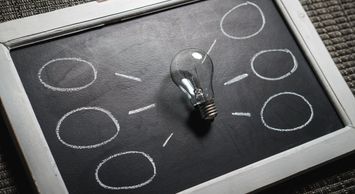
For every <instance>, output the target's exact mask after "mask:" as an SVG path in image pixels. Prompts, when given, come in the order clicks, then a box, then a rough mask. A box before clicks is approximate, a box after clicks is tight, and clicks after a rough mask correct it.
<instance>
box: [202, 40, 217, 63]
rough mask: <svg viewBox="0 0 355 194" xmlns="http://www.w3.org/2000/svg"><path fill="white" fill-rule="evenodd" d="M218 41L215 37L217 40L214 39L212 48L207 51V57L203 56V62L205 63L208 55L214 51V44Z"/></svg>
mask: <svg viewBox="0 0 355 194" xmlns="http://www.w3.org/2000/svg"><path fill="white" fill-rule="evenodd" d="M216 42H217V40H216V39H215V40H214V41H213V43H212V45H211V46H210V48H209V49H208V51H207V53H206V55H205V57H203V60H202V62H201V63H204V62H205V60H206V58H207V55H209V54H210V53H211V52H212V49H213V47H214V45H215V44H216Z"/></svg>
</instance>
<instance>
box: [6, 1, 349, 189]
mask: <svg viewBox="0 0 355 194" xmlns="http://www.w3.org/2000/svg"><path fill="white" fill-rule="evenodd" d="M275 1H276V2H277V4H278V6H279V8H280V10H281V12H282V14H283V16H284V18H285V19H286V21H287V23H288V24H289V27H290V28H291V29H292V31H293V32H294V35H295V37H296V39H297V40H298V42H299V44H300V45H301V47H302V48H303V51H304V53H305V54H306V56H307V57H308V59H309V61H310V63H311V65H312V67H313V69H314V70H315V72H316V74H317V75H318V78H319V79H320V80H321V82H322V84H323V86H324V88H325V89H326V91H327V93H328V96H329V97H330V99H331V100H332V103H333V105H334V106H335V107H336V109H337V111H338V113H339V115H340V116H341V118H342V120H343V122H344V123H345V125H346V127H344V128H343V129H339V130H337V131H335V132H333V133H331V134H328V135H325V136H323V137H320V138H318V139H315V140H313V141H310V142H307V143H305V144H302V145H300V146H297V147H295V148H292V149H289V150H287V151H284V152H282V153H279V154H277V155H274V156H271V157H269V158H266V159H264V160H261V161H258V162H256V163H253V164H250V165H248V166H246V167H243V168H241V169H238V170H235V171H232V172H230V173H227V174H225V175H222V176H220V177H217V178H215V179H212V180H210V181H207V182H205V183H202V184H200V185H197V186H195V187H192V188H190V189H187V190H185V191H182V192H181V193H246V192H250V191H254V190H256V189H258V188H261V187H263V186H266V185H268V184H271V183H274V182H276V181H279V180H281V179H284V178H286V177H288V176H290V175H293V174H296V173H298V172H301V171H304V170H306V169H308V168H311V167H313V166H316V165H318V164H321V163H323V162H326V161H328V160H330V159H333V158H336V157H338V156H341V155H343V154H345V153H348V152H351V151H353V150H355V127H354V123H355V98H354V96H353V95H352V93H351V91H350V89H349V87H348V86H347V84H346V82H345V81H344V79H343V77H342V76H341V74H340V72H339V71H338V69H337V68H336V66H335V64H334V62H333V60H332V58H331V56H330V55H329V53H328V51H327V49H326V48H325V46H324V44H323V42H322V40H321V39H320V37H319V35H318V34H317V32H316V30H315V29H314V27H313V25H312V23H311V21H310V20H309V18H308V17H307V15H306V13H305V11H304V10H303V8H302V6H301V4H300V3H299V2H298V1H291V0H275ZM189 2H191V0H190V1H189V0H135V1H132V0H111V1H104V2H102V3H98V2H91V3H86V4H83V5H78V6H75V7H70V8H65V9H62V10H58V11H54V12H50V13H45V14H40V15H36V16H31V17H28V18H24V19H19V20H14V21H10V22H6V23H2V24H0V78H1V82H0V96H1V98H0V100H1V103H2V106H3V108H4V112H5V114H6V116H7V119H8V121H9V124H10V128H11V132H12V134H13V136H14V139H15V140H16V142H17V143H18V148H19V150H20V151H21V152H22V154H23V157H24V160H25V161H26V164H27V167H28V169H29V171H30V174H31V176H32V179H33V180H34V183H35V185H36V188H37V189H38V191H39V192H40V193H53V194H55V193H58V194H63V193H68V191H67V188H66V186H65V184H64V182H63V180H62V177H61V175H60V173H59V170H58V168H57V166H56V163H55V160H54V159H53V156H52V154H51V152H50V150H49V147H48V145H47V142H46V140H45V137H44V135H43V133H42V130H41V128H40V126H39V124H38V121H37V118H36V116H35V114H34V112H33V109H32V106H31V103H30V101H29V99H28V97H27V95H26V92H25V89H24V87H23V85H22V83H21V80H20V77H19V75H18V73H17V71H16V68H15V65H14V64H13V61H12V59H11V56H10V50H11V49H13V48H17V47H21V46H24V45H28V44H33V43H35V42H39V41H44V40H47V39H51V38H55V37H59V36H63V35H66V34H69V33H74V32H78V31H82V30H85V29H88V28H93V27H97V26H102V25H105V24H107V23H111V22H117V21H120V20H125V19H128V18H132V17H136V16H139V15H143V14H147V13H150V12H153V11H158V10H161V9H166V8H170V7H174V6H177V5H180V4H184V3H189Z"/></svg>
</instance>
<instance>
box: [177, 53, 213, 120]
mask: <svg viewBox="0 0 355 194" xmlns="http://www.w3.org/2000/svg"><path fill="white" fill-rule="evenodd" d="M170 73H171V78H172V80H173V81H174V83H175V84H176V85H177V86H178V87H179V88H180V89H181V91H183V92H184V93H185V94H186V96H187V97H188V99H189V100H190V102H191V104H192V105H193V106H194V107H195V108H197V109H198V110H199V111H200V113H201V116H202V118H203V119H206V120H213V119H214V118H215V117H216V116H217V109H216V105H215V103H214V93H213V87H212V77H213V63H212V60H211V58H210V57H209V56H208V54H207V53H205V52H204V51H202V50H199V49H193V48H191V49H185V50H182V51H180V52H179V53H177V54H176V55H175V57H174V59H173V61H172V62H171V66H170Z"/></svg>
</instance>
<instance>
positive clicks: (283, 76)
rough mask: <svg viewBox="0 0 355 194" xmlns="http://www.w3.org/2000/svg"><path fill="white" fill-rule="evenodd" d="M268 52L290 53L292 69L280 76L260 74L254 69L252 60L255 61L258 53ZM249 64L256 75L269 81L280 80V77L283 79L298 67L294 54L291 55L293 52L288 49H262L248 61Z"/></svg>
mask: <svg viewBox="0 0 355 194" xmlns="http://www.w3.org/2000/svg"><path fill="white" fill-rule="evenodd" d="M269 52H284V53H287V54H289V55H291V57H292V61H293V67H292V69H291V70H290V71H289V72H287V73H286V74H284V75H282V76H280V77H275V78H273V77H266V76H262V75H260V74H259V73H258V72H257V71H256V70H255V67H254V62H255V59H256V58H258V57H259V56H260V55H262V54H264V53H269ZM250 66H251V69H252V71H253V73H254V74H255V75H256V76H258V77H259V78H261V79H264V80H269V81H277V80H281V79H285V78H286V77H288V76H290V75H291V74H292V73H294V72H295V71H296V70H297V68H298V62H297V59H296V57H295V55H293V53H292V52H291V51H290V50H288V49H270V50H263V51H260V52H258V53H256V54H255V55H254V56H253V58H252V59H251V61H250Z"/></svg>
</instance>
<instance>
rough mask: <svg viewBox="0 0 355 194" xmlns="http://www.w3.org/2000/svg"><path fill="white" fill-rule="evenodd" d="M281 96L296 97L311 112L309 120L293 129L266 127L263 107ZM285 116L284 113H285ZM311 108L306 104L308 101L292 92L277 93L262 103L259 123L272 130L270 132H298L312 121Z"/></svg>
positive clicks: (309, 104)
mask: <svg viewBox="0 0 355 194" xmlns="http://www.w3.org/2000/svg"><path fill="white" fill-rule="evenodd" d="M281 95H294V96H297V97H300V98H301V99H302V100H303V101H304V102H305V103H306V104H307V105H308V107H309V109H310V111H311V114H310V116H309V119H308V120H307V121H306V122H305V123H304V124H302V125H299V126H297V127H294V128H276V127H271V126H270V125H268V124H267V123H266V121H265V119H264V110H265V107H266V106H267V104H268V103H269V102H270V101H271V100H272V99H275V98H276V97H278V96H281ZM285 114H286V113H285ZM313 114H314V113H313V107H312V105H311V103H309V102H308V100H307V99H306V98H305V97H303V96H302V95H299V94H297V93H294V92H280V93H277V94H275V95H273V96H271V97H269V98H268V99H267V100H266V102H265V103H264V105H263V107H262V108H261V111H260V117H261V121H262V123H263V125H264V126H265V127H267V128H268V129H272V130H275V131H281V132H288V131H296V130H299V129H302V128H304V127H306V126H307V125H308V124H309V123H310V122H311V121H312V119H313Z"/></svg>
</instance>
